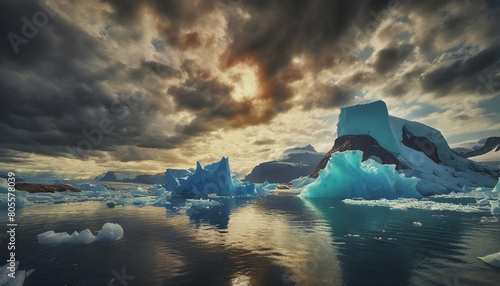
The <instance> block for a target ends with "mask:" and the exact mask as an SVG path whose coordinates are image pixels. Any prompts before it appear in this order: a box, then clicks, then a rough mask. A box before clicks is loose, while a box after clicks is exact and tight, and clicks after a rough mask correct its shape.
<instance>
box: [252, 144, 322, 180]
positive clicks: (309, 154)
mask: <svg viewBox="0 0 500 286" xmlns="http://www.w3.org/2000/svg"><path fill="white" fill-rule="evenodd" d="M322 158H323V154H322V153H318V152H317V151H316V150H315V149H314V147H313V146H311V145H307V146H305V147H296V148H291V149H288V150H286V151H285V152H284V154H283V157H282V158H281V159H279V160H276V161H270V162H264V163H261V164H259V165H257V166H255V167H254V168H253V169H252V172H251V173H250V174H249V175H248V176H246V177H245V181H250V182H252V183H263V182H265V181H268V182H271V183H287V182H290V181H292V180H293V179H296V178H299V177H303V176H307V175H309V174H310V173H311V172H312V171H313V170H314V168H315V167H316V166H317V165H318V163H319V162H320V160H321V159H322Z"/></svg>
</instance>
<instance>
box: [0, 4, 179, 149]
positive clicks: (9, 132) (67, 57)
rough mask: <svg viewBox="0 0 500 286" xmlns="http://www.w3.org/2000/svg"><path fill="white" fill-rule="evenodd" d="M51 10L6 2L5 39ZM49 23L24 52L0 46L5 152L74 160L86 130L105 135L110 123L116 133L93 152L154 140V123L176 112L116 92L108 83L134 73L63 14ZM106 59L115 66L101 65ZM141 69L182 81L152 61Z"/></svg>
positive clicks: (2, 30) (24, 45)
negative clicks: (105, 123) (150, 128)
mask: <svg viewBox="0 0 500 286" xmlns="http://www.w3.org/2000/svg"><path fill="white" fill-rule="evenodd" d="M68 5H69V4H68ZM43 9H46V8H43V7H41V6H40V5H39V4H38V3H37V1H23V2H19V1H16V2H14V1H2V2H1V3H0V10H1V11H2V12H3V13H2V14H3V16H2V17H0V21H1V23H0V34H1V35H8V34H9V33H15V34H17V35H19V36H20V37H24V36H25V35H24V34H26V33H24V34H23V27H24V25H28V24H25V20H23V19H28V20H29V21H30V22H33V18H32V15H35V14H36V13H39V14H40V11H48V10H43ZM47 15H48V14H47ZM40 19H41V18H40ZM47 19H48V20H47V21H46V23H45V25H44V26H41V27H38V28H37V29H36V33H34V32H33V33H34V36H33V37H30V38H29V41H28V42H27V43H21V44H19V45H18V46H17V48H18V53H16V52H15V50H14V48H13V46H12V44H11V41H10V40H9V38H7V37H3V38H2V41H1V42H0V51H1V56H0V63H1V68H0V101H1V102H2V104H1V106H0V120H1V121H0V128H1V131H2V141H1V146H2V148H8V149H11V150H17V151H23V152H32V153H37V154H43V155H49V156H74V154H71V152H69V151H68V148H67V147H68V146H69V147H71V148H76V147H77V146H78V144H79V143H80V142H81V141H83V140H87V137H86V136H85V135H84V132H91V130H94V129H96V130H98V129H99V128H100V127H99V126H100V125H99V124H100V122H101V121H102V120H109V121H110V122H112V125H113V127H114V128H113V132H112V133H111V134H105V135H104V136H103V138H102V140H97V139H96V140H97V141H96V142H98V144H92V145H91V149H92V150H110V147H111V146H115V145H121V144H124V142H127V143H130V144H140V143H141V141H142V140H148V137H149V135H147V134H142V133H143V132H144V130H145V129H146V128H145V127H146V126H147V125H148V124H149V119H148V117H150V116H151V115H154V114H155V113H157V112H159V109H160V108H164V109H167V110H168V108H167V107H166V106H161V105H159V104H158V102H157V101H155V99H154V98H155V97H150V98H149V99H148V100H145V97H142V98H140V97H136V98H135V100H130V99H131V98H133V97H134V96H133V95H132V93H131V92H128V91H125V92H123V93H119V94H110V93H109V91H107V90H106V89H104V88H103V83H105V82H106V81H124V82H126V81H127V77H128V75H126V74H130V75H132V74H133V70H132V69H130V68H129V67H126V66H124V65H123V64H119V63H116V62H112V61H111V60H110V59H109V58H108V57H107V56H106V54H105V53H104V51H103V49H102V44H103V43H101V42H99V41H98V40H97V39H96V38H93V37H91V36H89V35H88V34H87V33H85V32H83V31H81V30H79V29H78V28H77V27H76V26H75V25H73V24H72V23H69V22H66V21H65V20H64V19H63V18H61V17H60V16H59V15H54V16H53V17H52V16H49V17H47ZM31 25H33V23H32V24H31ZM98 61H101V62H105V63H107V66H106V67H104V68H103V67H101V66H97V65H95V64H93V63H94V62H98ZM141 68H142V69H143V70H144V73H145V74H146V73H151V72H152V73H155V74H156V75H158V76H160V77H173V76H179V75H180V72H179V71H175V70H173V69H171V68H170V67H168V66H165V65H162V64H159V63H153V62H148V61H142V65H141ZM123 74H125V76H124V75H123ZM96 138H98V136H96ZM123 138H127V140H125V141H124V140H123ZM94 153H95V152H93V151H89V152H86V155H88V156H92V155H94Z"/></svg>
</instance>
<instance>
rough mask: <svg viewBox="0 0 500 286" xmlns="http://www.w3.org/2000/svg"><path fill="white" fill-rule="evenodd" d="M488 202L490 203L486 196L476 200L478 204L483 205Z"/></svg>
mask: <svg viewBox="0 0 500 286" xmlns="http://www.w3.org/2000/svg"><path fill="white" fill-rule="evenodd" d="M489 203H490V201H489V200H488V199H487V198H484V199H481V200H479V201H477V204H478V205H480V206H485V205H488V204H489Z"/></svg>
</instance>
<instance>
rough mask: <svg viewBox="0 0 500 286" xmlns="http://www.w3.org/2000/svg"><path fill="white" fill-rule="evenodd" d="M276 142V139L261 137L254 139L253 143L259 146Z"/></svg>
mask: <svg viewBox="0 0 500 286" xmlns="http://www.w3.org/2000/svg"><path fill="white" fill-rule="evenodd" d="M274 143H276V140H274V139H261V140H255V141H253V144H254V145H257V146H266V145H272V144H274Z"/></svg>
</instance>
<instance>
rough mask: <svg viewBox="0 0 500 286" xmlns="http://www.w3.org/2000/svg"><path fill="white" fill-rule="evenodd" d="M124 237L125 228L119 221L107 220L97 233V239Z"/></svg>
mask: <svg viewBox="0 0 500 286" xmlns="http://www.w3.org/2000/svg"><path fill="white" fill-rule="evenodd" d="M122 237H123V228H122V227H121V225H119V224H117V223H110V222H107V223H105V224H104V225H103V226H102V229H101V230H100V231H99V234H97V240H110V241H111V240H118V239H120V238H122Z"/></svg>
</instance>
